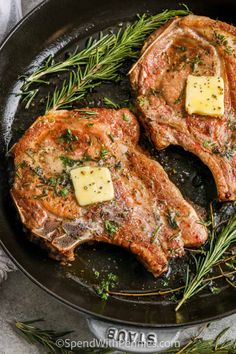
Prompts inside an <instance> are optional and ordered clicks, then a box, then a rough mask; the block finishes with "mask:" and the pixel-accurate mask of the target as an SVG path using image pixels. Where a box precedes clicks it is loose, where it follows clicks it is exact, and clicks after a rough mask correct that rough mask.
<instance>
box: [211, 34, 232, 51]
mask: <svg viewBox="0 0 236 354" xmlns="http://www.w3.org/2000/svg"><path fill="white" fill-rule="evenodd" d="M214 38H215V42H216V44H217V45H220V46H223V47H224V48H225V52H226V53H227V54H232V53H233V52H234V49H233V48H232V47H231V46H230V45H229V43H228V40H227V39H226V37H225V36H224V35H223V34H220V33H218V32H215V31H214Z"/></svg>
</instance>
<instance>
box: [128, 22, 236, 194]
mask: <svg viewBox="0 0 236 354" xmlns="http://www.w3.org/2000/svg"><path fill="white" fill-rule="evenodd" d="M189 75H193V76H203V77H208V76H216V77H221V78H223V80H224V91H225V96H224V114H223V115H222V116H219V117H212V116H206V115H199V114H188V113H187V111H186V109H185V95H186V81H187V78H188V76H189ZM235 75H236V28H235V27H233V26H231V25H228V24H226V23H223V22H220V21H215V20H212V19H210V18H207V17H201V16H194V15H189V16H186V17H184V18H177V19H175V20H173V21H171V22H169V23H168V24H167V25H165V26H163V27H162V28H160V29H158V30H157V31H156V32H154V33H153V34H152V35H151V36H150V37H149V39H148V40H147V41H146V43H145V45H144V48H143V51H142V56H141V58H140V59H139V60H138V62H137V63H136V64H135V65H134V66H133V68H132V69H131V72H130V80H131V84H132V87H133V89H134V91H135V93H136V95H137V106H138V109H139V111H140V119H141V120H142V122H143V123H144V125H145V127H146V129H147V132H148V133H149V134H150V137H151V139H152V141H153V142H154V144H155V146H156V147H157V148H158V149H164V148H166V147H167V146H168V145H170V144H173V145H180V146H182V147H183V148H184V149H185V150H188V151H190V152H192V153H194V154H195V155H197V156H198V157H199V158H200V159H201V160H202V161H203V162H204V163H205V164H206V165H207V166H208V167H209V169H210V170H211V172H212V174H213V176H214V179H215V182H216V186H217V190H218V195H219V199H220V200H222V201H224V200H235V199H236V154H235V153H236V124H235V119H236V113H235V109H236V79H235V77H236V76H235ZM212 96H213V97H211V98H209V100H210V99H212V100H214V98H216V96H215V95H212ZM217 108H218V107H217Z"/></svg>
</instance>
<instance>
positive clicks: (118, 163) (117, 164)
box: [114, 161, 121, 170]
mask: <svg viewBox="0 0 236 354" xmlns="http://www.w3.org/2000/svg"><path fill="white" fill-rule="evenodd" d="M114 167H115V169H116V170H119V169H121V161H117V162H116V163H115V166H114Z"/></svg>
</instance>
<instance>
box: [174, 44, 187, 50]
mask: <svg viewBox="0 0 236 354" xmlns="http://www.w3.org/2000/svg"><path fill="white" fill-rule="evenodd" d="M176 49H177V50H179V51H180V52H186V50H187V48H186V47H185V46H183V45H177V46H176Z"/></svg>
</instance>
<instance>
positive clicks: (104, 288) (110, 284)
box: [97, 273, 118, 300]
mask: <svg viewBox="0 0 236 354" xmlns="http://www.w3.org/2000/svg"><path fill="white" fill-rule="evenodd" d="M117 282H118V277H117V275H115V274H113V273H109V274H108V275H107V278H105V279H103V280H102V282H101V284H100V285H99V287H98V288H97V293H98V295H99V296H100V297H101V299H102V300H107V299H108V296H109V291H110V288H114V287H115V286H116V284H117Z"/></svg>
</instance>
